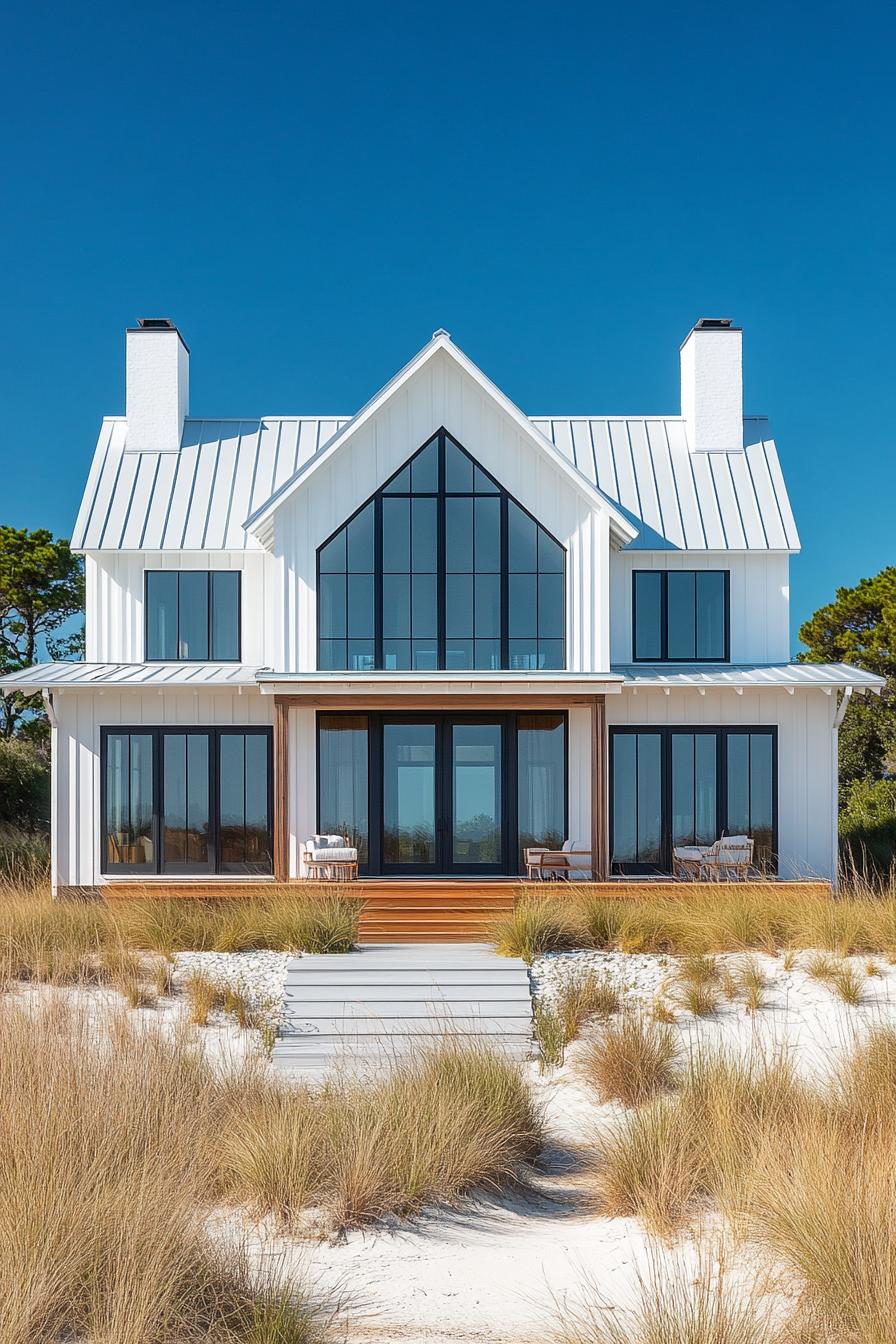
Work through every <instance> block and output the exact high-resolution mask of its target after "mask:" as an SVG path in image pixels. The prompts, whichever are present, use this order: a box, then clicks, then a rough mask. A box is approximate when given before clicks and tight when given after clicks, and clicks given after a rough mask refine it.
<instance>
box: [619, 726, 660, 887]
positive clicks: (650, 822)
mask: <svg viewBox="0 0 896 1344" xmlns="http://www.w3.org/2000/svg"><path fill="white" fill-rule="evenodd" d="M661 762H662V738H661V735H660V734H659V733H651V732H644V733H622V732H620V733H615V734H614V736H613V835H612V861H613V863H632V864H642V865H645V866H652V865H658V864H659V863H660V861H661V859H662V822H663V815H662V812H663V808H662V783H663V780H662V769H661Z"/></svg>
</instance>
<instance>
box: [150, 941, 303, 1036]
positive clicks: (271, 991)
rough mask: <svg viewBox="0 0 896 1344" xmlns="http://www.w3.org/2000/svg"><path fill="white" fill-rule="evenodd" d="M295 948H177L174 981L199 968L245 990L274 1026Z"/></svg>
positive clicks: (224, 983) (217, 980) (218, 981)
mask: <svg viewBox="0 0 896 1344" xmlns="http://www.w3.org/2000/svg"><path fill="white" fill-rule="evenodd" d="M299 955H300V953H298V952H261V951H256V952H178V953H177V954H176V955H175V958H174V962H175V976H174V979H175V984H176V985H177V988H178V989H182V988H183V984H184V981H185V980H186V979H187V977H188V976H189V975H191V974H192V973H193V972H194V971H201V972H202V973H203V974H204V975H207V976H208V977H209V979H210V980H214V982H215V984H217V985H220V986H221V987H222V988H233V989H238V990H240V991H241V992H242V993H243V994H246V995H247V996H248V998H249V1001H250V1003H251V1005H252V1007H253V1008H254V1009H256V1010H257V1011H258V1012H259V1013H261V1014H262V1016H263V1017H264V1019H265V1021H266V1022H267V1023H269V1025H271V1026H274V1027H276V1026H277V1025H278V1023H279V1021H280V1014H281V1011H282V1008H283V985H284V982H285V980H286V968H287V966H288V965H289V963H290V961H292V960H293V958H294V957H297V956H299Z"/></svg>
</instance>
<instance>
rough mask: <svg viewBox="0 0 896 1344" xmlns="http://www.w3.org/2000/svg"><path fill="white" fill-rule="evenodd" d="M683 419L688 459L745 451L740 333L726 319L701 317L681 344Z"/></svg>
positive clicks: (741, 338) (741, 339) (741, 341)
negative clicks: (702, 453)
mask: <svg viewBox="0 0 896 1344" xmlns="http://www.w3.org/2000/svg"><path fill="white" fill-rule="evenodd" d="M681 414H682V415H683V416H684V419H685V420H686V421H687V433H688V447H689V448H690V450H691V452H692V453H695V452H696V453H699V452H708V453H711V452H725V451H727V452H730V451H731V450H732V449H742V448H743V446H744V369H743V332H742V331H741V329H740V327H734V326H732V325H731V318H730V317H701V319H700V321H699V322H698V323H697V324H696V326H695V327H694V328H693V329H692V330H691V331H689V332H688V334H687V336H686V337H685V339H684V341H683V342H682V346H681Z"/></svg>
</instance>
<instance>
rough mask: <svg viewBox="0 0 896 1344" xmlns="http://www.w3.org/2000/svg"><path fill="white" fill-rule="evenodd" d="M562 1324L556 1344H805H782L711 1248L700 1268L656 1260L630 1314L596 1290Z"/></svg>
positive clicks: (755, 1296) (564, 1313) (567, 1310)
mask: <svg viewBox="0 0 896 1344" xmlns="http://www.w3.org/2000/svg"><path fill="white" fill-rule="evenodd" d="M558 1316H559V1318H560V1320H559V1325H558V1327H557V1329H556V1330H555V1332H554V1333H553V1335H552V1339H553V1344H797V1341H796V1339H792V1340H791V1339H788V1340H785V1339H784V1338H782V1336H781V1334H780V1331H779V1330H778V1329H777V1328H776V1326H775V1324H774V1322H773V1317H772V1312H771V1310H770V1305H769V1302H768V1300H767V1299H766V1298H764V1297H763V1295H762V1293H761V1292H760V1291H759V1290H758V1289H757V1288H756V1287H754V1286H750V1285H749V1284H747V1285H745V1284H744V1283H743V1282H740V1283H737V1284H731V1283H730V1281H729V1278H728V1273H727V1270H726V1266H725V1262H724V1259H723V1258H722V1257H721V1255H720V1253H719V1252H718V1251H717V1250H716V1248H714V1247H712V1246H707V1245H704V1246H702V1247H701V1248H700V1250H699V1252H698V1255H697V1259H696V1263H690V1262H688V1261H687V1260H684V1259H682V1258H678V1259H672V1260H669V1259H667V1258H663V1257H662V1256H661V1255H660V1254H658V1253H656V1252H654V1254H653V1255H652V1257H651V1259H650V1261H649V1264H648V1269H647V1271H646V1273H639V1274H638V1277H637V1299H636V1301H635V1302H634V1304H633V1305H631V1306H629V1307H623V1308H622V1309H621V1310H620V1309H619V1308H618V1307H617V1306H616V1305H615V1304H611V1303H609V1302H608V1301H606V1300H605V1299H604V1297H603V1294H602V1293H601V1290H600V1286H599V1285H597V1284H591V1285H589V1286H588V1288H587V1290H586V1292H585V1295H584V1301H583V1302H582V1304H581V1305H579V1306H573V1307H570V1306H569V1305H568V1304H564V1305H563V1306H562V1307H561V1308H560V1309H559V1311H558ZM807 1344H808V1342H807Z"/></svg>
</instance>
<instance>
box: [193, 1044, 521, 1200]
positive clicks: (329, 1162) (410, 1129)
mask: <svg viewBox="0 0 896 1344" xmlns="http://www.w3.org/2000/svg"><path fill="white" fill-rule="evenodd" d="M542 1142H543V1134H542V1122H541V1117H540V1114H539V1111H538V1109H537V1107H536V1106H535V1104H534V1102H533V1099H532V1096H531V1093H530V1091H529V1088H528V1086H527V1084H526V1082H525V1080H524V1078H523V1074H522V1071H521V1070H520V1068H519V1067H518V1065H516V1064H515V1063H513V1062H512V1061H510V1060H509V1059H507V1058H506V1057H504V1056H502V1055H501V1054H500V1053H498V1052H496V1051H494V1050H492V1049H488V1048H486V1047H483V1046H479V1045H470V1044H464V1043H463V1041H462V1040H461V1039H460V1038H446V1039H445V1040H443V1041H441V1042H439V1043H437V1044H436V1045H435V1046H434V1047H433V1048H432V1049H430V1050H426V1051H423V1052H421V1053H419V1054H415V1055H414V1056H413V1057H412V1058H411V1059H408V1060H406V1061H396V1062H395V1064H394V1066H393V1067H392V1069H391V1070H390V1071H389V1073H388V1074H387V1076H386V1077H384V1078H380V1079H376V1080H372V1081H366V1082H365V1081H363V1080H362V1081H358V1080H356V1079H354V1078H352V1077H349V1076H346V1077H342V1078H339V1077H337V1078H336V1079H334V1080H332V1081H330V1082H328V1083H327V1084H326V1085H325V1086H324V1087H323V1088H322V1089H321V1090H319V1091H315V1092H312V1091H308V1090H296V1089H290V1088H287V1087H268V1088H265V1089H263V1090H258V1091H256V1093H255V1094H254V1096H253V1097H252V1098H251V1099H250V1101H249V1104H248V1105H247V1106H246V1108H245V1109H244V1110H243V1112H242V1114H241V1116H240V1123H239V1125H234V1126H232V1127H231V1128H229V1129H228V1131H227V1132H226V1133H225V1134H224V1135H223V1136H222V1137H221V1139H220V1141H219V1145H218V1147H219V1155H220V1161H221V1164H222V1169H223V1171H224V1172H225V1174H226V1179H227V1181H228V1184H229V1186H230V1188H231V1189H232V1190H233V1191H235V1192H236V1193H237V1194H238V1195H239V1197H240V1198H241V1199H243V1200H245V1201H246V1202H248V1203H250V1204H251V1205H252V1206H253V1207H254V1208H255V1209H256V1210H257V1211H258V1212H268V1211H271V1212H273V1213H274V1214H276V1215H277V1216H278V1217H279V1218H280V1219H282V1220H283V1221H285V1222H287V1223H293V1222H295V1221H297V1220H298V1219H300V1217H301V1215H302V1213H303V1211H304V1210H305V1209H307V1208H308V1207H314V1208H316V1209H323V1210H325V1211H326V1214H327V1216H328V1218H329V1220H330V1221H331V1223H332V1225H333V1226H336V1227H346V1226H353V1225H357V1224H361V1223H364V1222H368V1221H371V1220H374V1219H377V1218H381V1217H383V1216H384V1215H386V1214H395V1215H398V1216H401V1217H407V1216H409V1215H411V1214H414V1213H416V1212H418V1211H419V1210H420V1209H421V1208H422V1207H423V1206H424V1205H425V1204H432V1203H448V1204H451V1203H454V1202H456V1201H457V1200H458V1199H459V1198H460V1196H462V1195H463V1194H464V1193H465V1192H466V1191H468V1190H470V1189H472V1188H473V1187H479V1188H490V1189H498V1188H499V1187H501V1186H503V1185H506V1184H507V1183H508V1182H513V1181H515V1180H517V1179H519V1178H520V1177H521V1175H522V1174H523V1171H524V1168H525V1164H526V1163H528V1162H531V1161H532V1160H533V1159H534V1158H535V1157H536V1156H537V1154H538V1152H539V1151H540V1149H541V1146H542Z"/></svg>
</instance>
